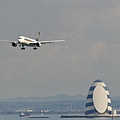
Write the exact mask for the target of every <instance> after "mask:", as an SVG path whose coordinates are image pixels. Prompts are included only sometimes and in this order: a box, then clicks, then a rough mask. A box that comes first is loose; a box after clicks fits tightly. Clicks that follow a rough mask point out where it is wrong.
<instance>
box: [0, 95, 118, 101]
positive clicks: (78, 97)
mask: <svg viewBox="0 0 120 120" xmlns="http://www.w3.org/2000/svg"><path fill="white" fill-rule="evenodd" d="M111 99H112V100H120V96H115V97H111ZM69 100H86V96H85V95H81V94H77V95H73V96H69V95H66V94H58V95H56V96H46V97H16V98H8V99H0V102H57V101H69Z"/></svg>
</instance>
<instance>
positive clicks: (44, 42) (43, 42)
mask: <svg viewBox="0 0 120 120" xmlns="http://www.w3.org/2000/svg"><path fill="white" fill-rule="evenodd" d="M62 41H65V40H51V41H40V43H41V44H46V43H56V42H62Z"/></svg>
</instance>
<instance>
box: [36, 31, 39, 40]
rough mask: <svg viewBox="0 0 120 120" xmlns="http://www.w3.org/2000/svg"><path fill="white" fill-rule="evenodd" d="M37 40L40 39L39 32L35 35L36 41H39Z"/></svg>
mask: <svg viewBox="0 0 120 120" xmlns="http://www.w3.org/2000/svg"><path fill="white" fill-rule="evenodd" d="M39 39H40V32H38V34H37V37H36V41H39Z"/></svg>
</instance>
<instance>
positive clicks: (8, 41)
mask: <svg viewBox="0 0 120 120" xmlns="http://www.w3.org/2000/svg"><path fill="white" fill-rule="evenodd" d="M0 42H7V43H13V42H16V41H10V40H1V39H0Z"/></svg>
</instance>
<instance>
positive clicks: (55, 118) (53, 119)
mask: <svg viewBox="0 0 120 120" xmlns="http://www.w3.org/2000/svg"><path fill="white" fill-rule="evenodd" d="M47 117H49V118H29V117H19V116H18V115H0V120H120V118H93V119H92V118H60V115H47Z"/></svg>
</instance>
